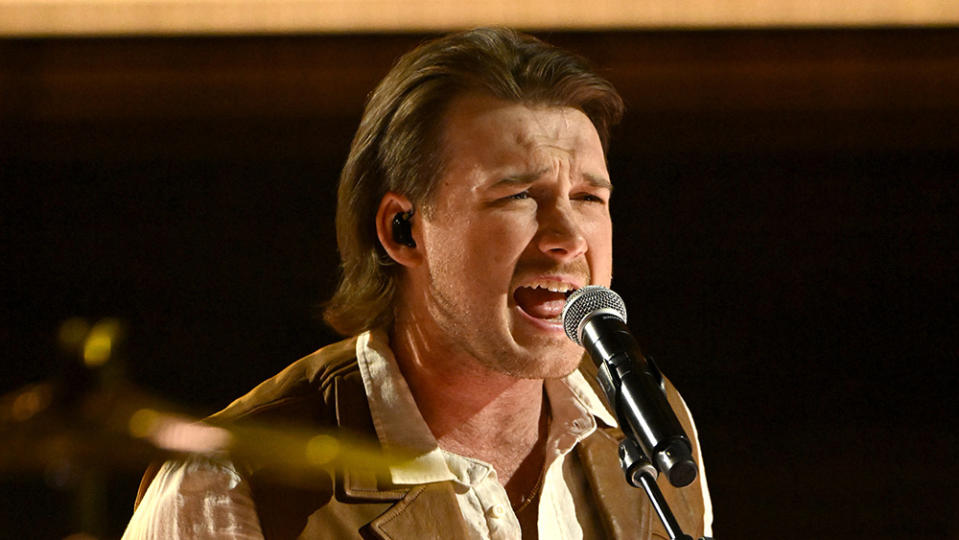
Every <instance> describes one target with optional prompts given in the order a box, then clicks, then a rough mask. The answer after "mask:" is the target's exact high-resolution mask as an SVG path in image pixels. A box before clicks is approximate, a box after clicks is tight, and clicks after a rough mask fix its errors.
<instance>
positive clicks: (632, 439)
mask: <svg viewBox="0 0 959 540" xmlns="http://www.w3.org/2000/svg"><path fill="white" fill-rule="evenodd" d="M647 364H648V367H649V369H651V370H652V371H653V372H654V373H655V374H656V375H657V378H661V374H660V373H659V370H658V368H656V365H655V364H654V363H653V362H652V359H647ZM611 368H612V369H613V370H614V372H617V371H619V370H617V369H616V366H609V365H607V364H605V363H601V364H600V366H599V374H598V375H599V377H598V378H599V383H600V386H601V387H602V388H603V391H604V392H605V394H606V397H607V399H608V400H609V402H610V404H612V405H613V407H614V408H616V412H617V416H619V417H620V424H621V427H622V429H623V433H624V434H625V435H626V438H625V439H623V440H622V441H621V442H620V443H619V464H620V466H621V467H622V468H623V474H624V475H625V476H626V482H627V483H628V484H629V485H631V486H633V487H636V488H642V489H643V490H644V491H645V492H646V495H647V496H648V497H649V502H650V503H651V504H652V505H653V509H654V510H655V511H656V515H658V516H659V520H660V521H661V522H662V524H663V527H664V528H665V529H666V533H667V534H668V535H669V538H670V539H671V540H693V538H692V537H691V536H689V535H688V534H685V533H683V531H682V528H681V527H680V525H679V522H677V521H676V517H675V516H674V515H673V512H672V510H670V508H669V504H668V503H667V502H666V498H665V497H664V496H663V492H662V490H660V489H659V484H657V483H656V477H657V475H658V472H657V471H656V468H655V467H654V466H653V464H652V462H651V460H650V459H649V456H647V455H646V452H645V451H643V449H642V447H641V446H640V444H639V442H638V441H637V436H636V434H635V432H634V429H633V427H632V426H631V425H630V422H623V418H622V415H621V414H620V412H619V403H620V399H622V393H621V390H622V387H621V380H620V378H619V377H618V376H616V377H614V376H612V375H611V374H610V369H611ZM614 380H615V381H616V383H614ZM617 383H619V384H617ZM655 391H659V389H656V390H655ZM699 540H708V539H706V538H700V539H699Z"/></svg>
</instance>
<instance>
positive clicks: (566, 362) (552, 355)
mask: <svg viewBox="0 0 959 540" xmlns="http://www.w3.org/2000/svg"><path fill="white" fill-rule="evenodd" d="M563 339H564V340H566V337H565V336H564V337H563ZM538 345H539V346H535V345H534V346H528V347H524V348H525V349H526V353H525V354H522V355H520V356H519V357H517V358H515V361H514V362H513V363H511V365H509V366H506V372H507V373H508V374H509V375H510V376H513V377H517V378H521V379H558V378H561V377H565V376H567V375H569V374H570V373H572V372H574V371H576V368H578V367H579V363H580V361H581V360H582V358H583V349H582V348H580V347H579V346H578V345H576V344H575V343H572V342H570V341H566V343H563V344H562V345H559V344H557V343H555V342H552V343H546V344H538ZM544 345H546V346H544Z"/></svg>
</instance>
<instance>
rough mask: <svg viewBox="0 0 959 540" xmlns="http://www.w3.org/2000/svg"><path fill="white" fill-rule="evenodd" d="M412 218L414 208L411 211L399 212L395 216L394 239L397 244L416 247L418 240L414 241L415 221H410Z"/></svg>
mask: <svg viewBox="0 0 959 540" xmlns="http://www.w3.org/2000/svg"><path fill="white" fill-rule="evenodd" d="M412 218H413V209H410V211H409V212H397V214H396V215H395V216H393V241H394V242H396V243H397V244H403V245H404V246H408V247H416V242H414V241H413V223H411V222H410V220H411V219H412Z"/></svg>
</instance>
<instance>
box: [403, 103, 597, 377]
mask: <svg viewBox="0 0 959 540" xmlns="http://www.w3.org/2000/svg"><path fill="white" fill-rule="evenodd" d="M443 144H444V151H445V153H446V154H445V156H446V158H447V159H446V163H447V166H446V168H445V170H444V171H443V174H442V176H441V177H440V178H439V180H438V181H439V184H438V185H437V188H436V191H435V196H434V199H433V203H432V204H431V209H430V211H429V212H423V213H421V214H420V216H421V231H422V239H423V240H422V246H423V252H424V261H425V264H423V265H422V266H421V267H420V269H419V271H418V272H417V273H416V275H417V277H414V279H413V284H414V288H418V289H419V290H420V291H422V292H424V293H425V294H423V295H421V298H424V299H425V300H423V302H422V304H421V305H422V306H423V309H422V311H424V312H425V313H420V314H418V316H424V315H425V316H426V317H427V318H426V320H427V321H429V322H430V325H429V326H430V327H432V328H434V329H435V330H437V331H438V334H437V335H438V336H441V337H440V339H444V340H445V341H446V343H447V345H448V346H452V347H453V348H454V350H457V351H458V352H465V353H468V354H469V355H471V356H472V357H474V358H476V359H477V360H478V361H479V362H480V365H482V366H484V367H486V368H488V369H492V370H494V371H497V372H500V373H506V374H509V375H512V376H516V377H523V378H543V377H559V376H564V375H567V374H569V373H570V372H571V371H573V370H574V369H575V368H576V366H577V365H578V363H579V359H580V358H581V356H582V354H583V352H582V349H581V348H579V347H578V346H576V345H575V344H573V343H572V342H571V341H569V339H568V338H567V337H566V336H565V334H564V332H563V327H562V320H561V312H562V308H563V305H564V303H565V293H566V292H567V291H569V290H573V289H577V288H580V287H583V286H585V285H589V284H598V285H604V286H608V285H609V282H610V278H611V274H612V224H611V222H610V216H609V197H610V190H611V185H610V182H609V173H608V172H607V170H606V161H605V157H604V155H603V149H602V145H601V143H600V140H599V135H598V134H597V132H596V129H595V128H594V127H593V124H592V122H590V120H589V118H587V117H586V115H584V114H583V113H582V112H580V111H578V110H576V109H572V108H568V107H549V106H540V105H533V106H527V105H522V104H516V103H510V102H505V101H500V100H497V99H494V98H491V97H486V96H479V95H469V96H464V97H461V98H459V99H457V100H454V101H453V103H452V105H451V107H450V109H449V111H448V112H447V115H446V123H445V129H444V132H443Z"/></svg>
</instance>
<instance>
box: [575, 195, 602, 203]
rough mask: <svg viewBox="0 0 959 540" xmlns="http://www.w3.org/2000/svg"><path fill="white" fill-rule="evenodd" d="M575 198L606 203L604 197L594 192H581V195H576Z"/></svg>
mask: <svg viewBox="0 0 959 540" xmlns="http://www.w3.org/2000/svg"><path fill="white" fill-rule="evenodd" d="M573 200H576V201H583V202H590V203H601V204H605V203H606V199H603V198H602V197H600V196H598V195H593V194H592V193H580V194H579V195H574V196H573Z"/></svg>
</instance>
